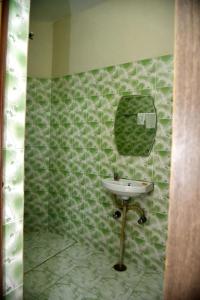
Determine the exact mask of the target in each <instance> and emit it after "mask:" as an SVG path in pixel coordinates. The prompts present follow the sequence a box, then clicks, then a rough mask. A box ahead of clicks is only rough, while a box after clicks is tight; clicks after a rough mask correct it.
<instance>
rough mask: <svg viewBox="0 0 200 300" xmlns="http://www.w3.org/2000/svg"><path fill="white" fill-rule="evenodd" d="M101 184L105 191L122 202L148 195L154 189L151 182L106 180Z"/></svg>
mask: <svg viewBox="0 0 200 300" xmlns="http://www.w3.org/2000/svg"><path fill="white" fill-rule="evenodd" d="M102 184H103V187H104V188H105V189H106V190H108V191H109V192H111V193H113V194H115V195H117V196H119V197H120V198H121V199H123V200H128V199H129V198H131V197H136V196H142V195H144V194H148V193H149V192H151V191H152V190H153V188H154V185H153V183H152V182H147V181H137V180H128V179H119V180H114V179H113V178H106V179H103V180H102Z"/></svg>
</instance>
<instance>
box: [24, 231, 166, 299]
mask: <svg viewBox="0 0 200 300" xmlns="http://www.w3.org/2000/svg"><path fill="white" fill-rule="evenodd" d="M38 245H39V247H38ZM115 260H116V259H115V258H113V257H109V256H108V255H106V254H105V253H102V252H98V251H94V250H93V249H90V248H88V247H86V246H84V245H81V244H78V243H76V242H74V241H73V240H70V241H69V240H65V239H63V238H60V237H58V236H56V235H51V234H45V235H40V236H38V235H28V236H27V237H26V238H25V277H24V300H33V299H34V300H47V299H49V300H160V299H162V274H161V273H155V272H153V271H151V270H142V269H137V268H136V267H135V266H134V265H133V264H127V267H128V269H127V271H125V272H116V271H115V270H114V269H113V268H112V266H113V264H114V263H116V261H115Z"/></svg>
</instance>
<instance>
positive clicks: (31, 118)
mask: <svg viewBox="0 0 200 300" xmlns="http://www.w3.org/2000/svg"><path fill="white" fill-rule="evenodd" d="M27 91H28V93H27V103H26V108H27V114H26V137H25V162H26V163H25V199H26V204H25V207H24V217H25V224H26V226H25V228H24V229H25V231H30V230H31V231H38V230H42V231H44V230H48V199H49V195H48V193H49V145H50V112H51V80H50V79H31V78H28V81H27Z"/></svg>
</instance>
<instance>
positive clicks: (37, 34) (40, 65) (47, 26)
mask: <svg viewBox="0 0 200 300" xmlns="http://www.w3.org/2000/svg"><path fill="white" fill-rule="evenodd" d="M30 31H32V32H33V33H34V38H33V40H29V47H28V76H32V77H47V78H50V77H51V76H52V58H53V56H52V54H53V24H52V23H49V22H34V21H32V20H31V21H30Z"/></svg>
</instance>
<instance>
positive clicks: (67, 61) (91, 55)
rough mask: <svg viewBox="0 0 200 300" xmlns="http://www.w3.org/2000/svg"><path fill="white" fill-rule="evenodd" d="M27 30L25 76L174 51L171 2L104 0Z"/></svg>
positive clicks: (66, 71) (54, 73)
mask: <svg viewBox="0 0 200 300" xmlns="http://www.w3.org/2000/svg"><path fill="white" fill-rule="evenodd" d="M30 30H31V31H33V32H34V33H35V37H34V40H33V41H30V43H29V65H28V74H29V76H41V77H49V76H51V75H52V76H54V77H56V76H61V75H66V74H71V73H74V72H84V71H87V70H90V69H95V68H101V67H104V66H108V65H115V64H119V63H125V62H128V61H135V60H139V59H143V58H149V57H154V56H159V55H164V54H169V53H173V44H174V41H173V39H174V0H107V1H104V2H102V3H99V4H98V5H96V6H93V7H91V8H90V9H87V10H84V11H82V12H80V13H78V14H74V15H72V16H70V17H69V16H68V17H66V18H62V19H61V20H59V21H57V22H55V23H54V24H50V23H45V22H44V23H43V22H40V23H38V22H31V26H30Z"/></svg>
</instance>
